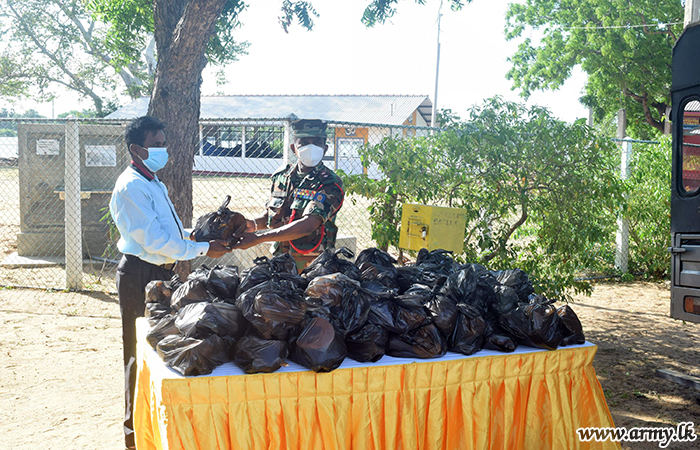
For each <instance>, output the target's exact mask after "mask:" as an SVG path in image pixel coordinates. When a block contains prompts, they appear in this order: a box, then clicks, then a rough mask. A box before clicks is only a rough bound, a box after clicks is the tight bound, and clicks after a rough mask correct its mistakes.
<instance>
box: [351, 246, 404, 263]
mask: <svg viewBox="0 0 700 450" xmlns="http://www.w3.org/2000/svg"><path fill="white" fill-rule="evenodd" d="M365 262H368V263H370V264H372V265H373V266H382V267H393V266H394V264H396V259H394V257H393V256H391V255H390V254H388V253H387V252H385V251H384V250H380V249H378V248H376V247H372V248H366V249H364V250H362V251H361V252H360V253H359V254H358V255H357V258H356V259H355V265H356V266H357V267H360V265H361V264H362V263H365Z"/></svg>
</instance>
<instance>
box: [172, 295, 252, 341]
mask: <svg viewBox="0 0 700 450" xmlns="http://www.w3.org/2000/svg"><path fill="white" fill-rule="evenodd" d="M175 325H176V326H177V328H178V329H179V330H180V334H181V335H183V336H185V337H193V338H197V339H202V338H205V337H207V336H209V335H212V334H216V335H218V336H221V337H224V336H230V337H232V338H240V337H241V336H243V334H244V333H245V331H246V321H245V319H244V318H243V314H242V313H241V310H240V309H239V308H238V307H237V306H234V305H231V304H229V303H223V302H214V303H210V302H199V303H191V304H189V305H187V306H185V307H184V308H182V309H180V311H179V312H178V314H177V319H176V320H175Z"/></svg>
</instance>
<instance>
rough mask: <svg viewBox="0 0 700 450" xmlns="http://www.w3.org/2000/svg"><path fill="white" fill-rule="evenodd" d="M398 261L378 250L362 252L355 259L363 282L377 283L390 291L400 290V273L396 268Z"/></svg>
mask: <svg viewBox="0 0 700 450" xmlns="http://www.w3.org/2000/svg"><path fill="white" fill-rule="evenodd" d="M394 264H396V260H395V259H394V258H393V257H392V256H391V255H389V254H388V253H387V252H385V251H383V250H380V249H378V248H368V249H365V250H362V251H361V252H360V254H359V255H357V258H356V259H355V266H357V268H358V269H359V270H360V272H361V279H362V281H363V282H364V281H376V282H379V283H381V284H383V285H384V286H386V287H387V288H389V289H397V290H398V288H399V284H398V277H399V272H398V271H397V270H396V267H394Z"/></svg>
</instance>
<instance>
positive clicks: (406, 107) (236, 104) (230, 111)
mask: <svg viewBox="0 0 700 450" xmlns="http://www.w3.org/2000/svg"><path fill="white" fill-rule="evenodd" d="M149 100H150V97H141V98H139V99H137V100H135V101H134V102H132V103H130V104H128V105H126V106H123V107H121V108H119V109H118V110H116V111H115V112H113V113H112V114H110V115H108V116H107V118H108V119H133V118H135V117H139V116H142V115H144V114H146V112H147V111H148V102H149ZM421 106H422V108H421V109H420V110H419V112H420V113H421V115H422V116H423V118H424V119H426V122H427V123H428V124H430V108H431V107H432V102H431V101H430V99H429V98H428V96H426V95H227V96H211V97H210V96H202V106H201V110H200V118H202V119H248V118H251V119H265V118H282V117H288V116H289V115H290V114H294V115H295V116H296V117H298V118H300V119H322V120H326V121H336V122H355V123H376V124H386V125H401V124H403V123H404V121H405V120H406V119H408V117H409V116H410V115H411V114H413V111H415V110H417V109H418V108H419V107H421ZM426 111H427V115H426Z"/></svg>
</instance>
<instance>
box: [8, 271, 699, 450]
mask: <svg viewBox="0 0 700 450" xmlns="http://www.w3.org/2000/svg"><path fill="white" fill-rule="evenodd" d="M668 299H669V289H668V285H667V284H664V283H661V284H655V283H641V282H639V283H625V284H599V285H597V286H596V289H595V290H594V293H593V295H592V296H591V297H577V301H576V303H575V304H573V308H574V310H575V311H576V312H577V314H578V315H579V317H580V318H581V322H582V323H583V326H584V330H585V332H586V337H587V339H588V340H590V341H592V342H594V343H595V344H597V345H598V347H599V349H598V354H597V355H596V358H595V361H594V365H595V369H596V371H597V373H598V378H599V380H600V382H601V384H602V386H603V390H604V391H605V394H606V398H607V401H608V405H609V407H610V411H611V413H612V416H613V419H614V420H615V424H616V426H625V427H641V426H652V427H657V426H663V427H666V426H672V425H675V424H677V423H679V422H688V421H690V422H694V423H695V424H696V430H697V429H698V427H697V425H700V404H699V403H698V396H699V395H700V392H696V391H693V390H690V389H687V388H683V387H680V386H678V385H676V384H674V383H671V382H670V381H666V380H663V379H661V378H657V377H656V376H655V375H654V373H655V371H656V369H658V368H668V369H673V370H677V371H679V372H684V373H689V374H694V375H700V325H696V324H690V323H687V324H684V323H683V322H679V321H675V320H672V319H670V318H669V317H668V310H669V303H668V302H669V300H668ZM121 366H122V364H121V322H120V320H119V305H118V304H117V301H116V299H115V298H114V297H113V296H109V295H105V294H100V293H92V294H86V293H63V292H45V291H38V290H21V289H4V290H0V373H1V374H2V375H0V405H1V406H0V434H1V435H2V438H1V440H0V442H2V443H3V447H5V448H13V449H14V450H20V449H26V450H35V449H44V448H46V449H57V450H58V449H81V450H88V449H95V450H111V449H115V450H119V449H122V448H123V444H122V429H121V415H122V411H123V407H122V401H123V400H122V391H123V377H122V368H121ZM624 448H631V449H658V448H659V447H658V445H656V444H651V443H629V444H625V445H624ZM670 448H679V449H691V448H700V442H698V441H696V442H695V443H692V444H688V443H686V444H672V445H671V446H670Z"/></svg>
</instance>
